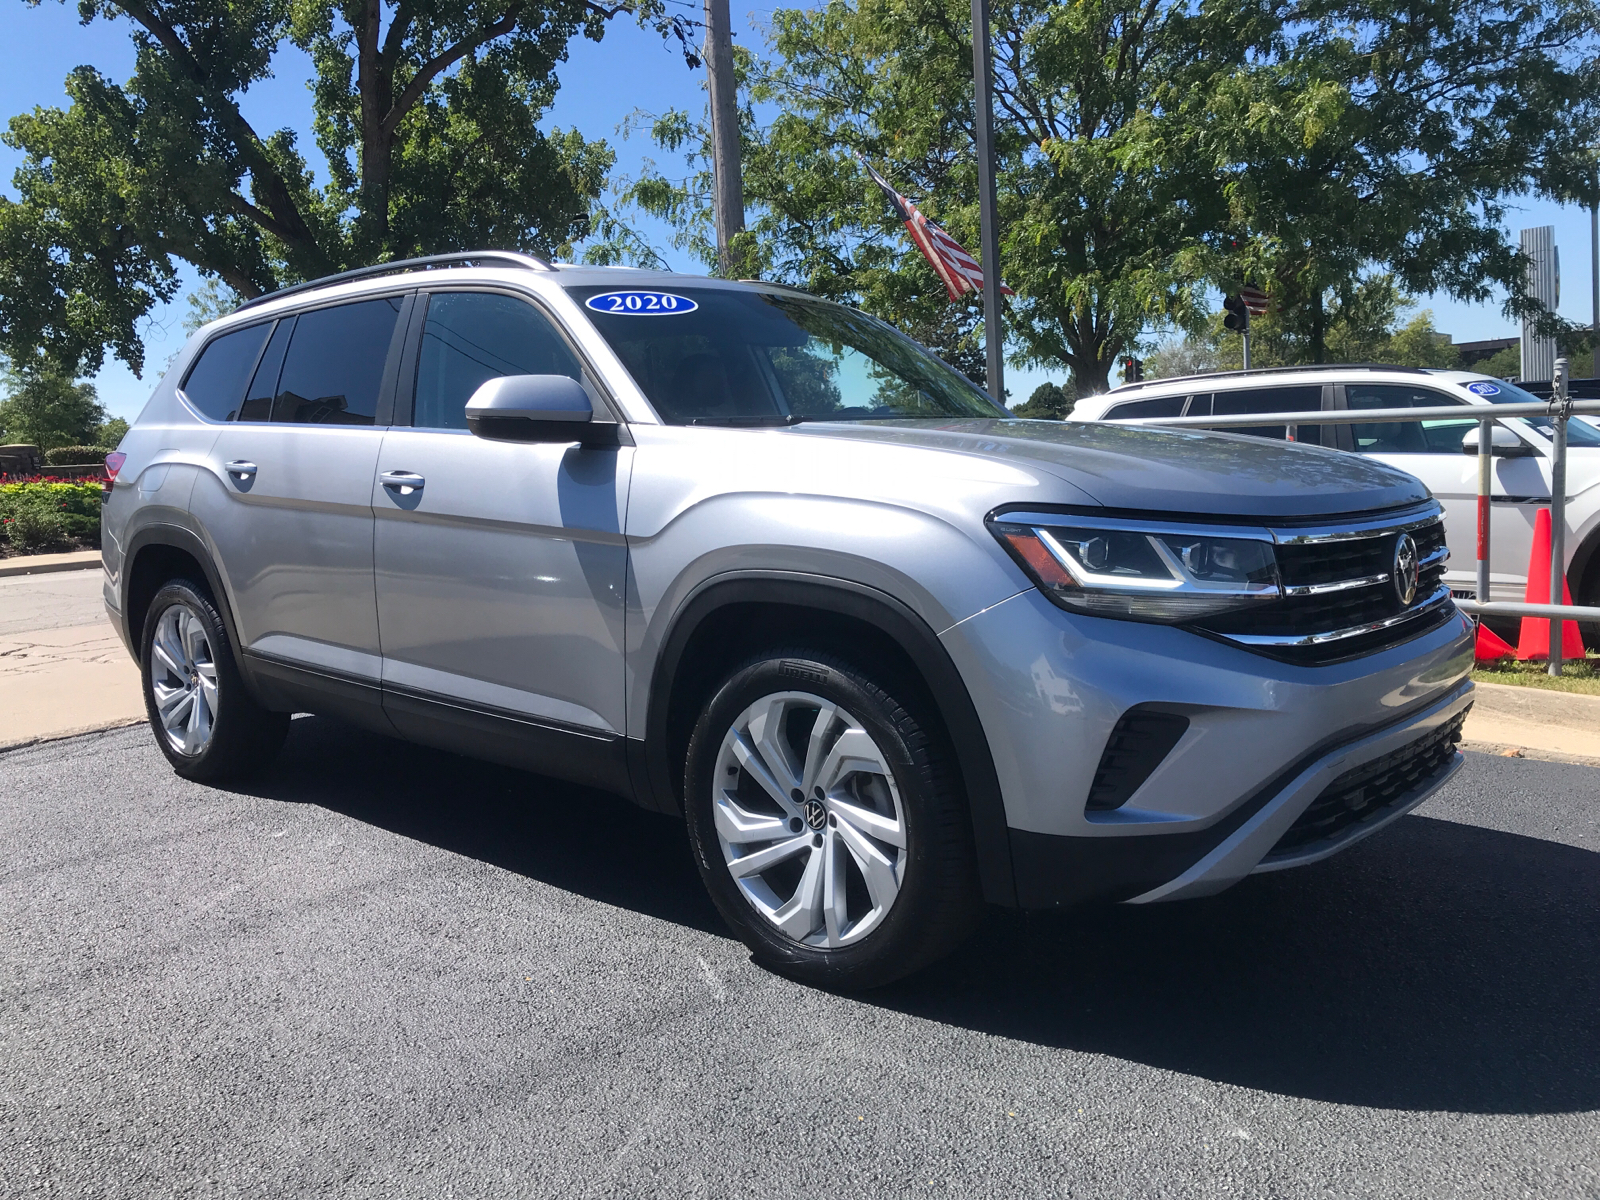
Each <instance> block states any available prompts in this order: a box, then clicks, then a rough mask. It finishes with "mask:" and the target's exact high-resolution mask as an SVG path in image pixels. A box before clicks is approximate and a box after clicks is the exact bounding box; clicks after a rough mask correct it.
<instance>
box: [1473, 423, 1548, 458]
mask: <svg viewBox="0 0 1600 1200" xmlns="http://www.w3.org/2000/svg"><path fill="white" fill-rule="evenodd" d="M1461 453H1463V454H1473V455H1475V454H1477V453H1478V427H1474V428H1472V429H1469V430H1467V434H1466V436H1465V437H1463V438H1462V439H1461ZM1489 454H1490V456H1491V457H1493V458H1532V457H1534V455H1536V454H1538V451H1537V450H1535V449H1534V448H1533V447H1532V446H1530V445H1528V443H1527V442H1525V441H1523V440H1522V439H1521V438H1519V437H1518V436H1517V435H1516V434H1514V433H1512V432H1511V430H1509V429H1507V428H1506V427H1505V426H1504V425H1494V426H1492V427H1491V433H1490V435H1489Z"/></svg>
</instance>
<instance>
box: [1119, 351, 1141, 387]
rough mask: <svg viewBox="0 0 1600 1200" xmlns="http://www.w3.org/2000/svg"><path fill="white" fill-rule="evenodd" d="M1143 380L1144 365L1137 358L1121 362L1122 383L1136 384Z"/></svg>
mask: <svg viewBox="0 0 1600 1200" xmlns="http://www.w3.org/2000/svg"><path fill="white" fill-rule="evenodd" d="M1142 379H1144V363H1142V362H1140V361H1139V360H1138V359H1137V358H1133V357H1131V356H1130V357H1128V358H1125V359H1123V360H1122V382H1123V383H1138V382H1140V381H1141V380H1142Z"/></svg>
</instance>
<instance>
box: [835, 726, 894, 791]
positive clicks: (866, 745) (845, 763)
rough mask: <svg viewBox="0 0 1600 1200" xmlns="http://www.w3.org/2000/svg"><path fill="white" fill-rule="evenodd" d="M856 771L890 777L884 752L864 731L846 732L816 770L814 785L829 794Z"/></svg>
mask: <svg viewBox="0 0 1600 1200" xmlns="http://www.w3.org/2000/svg"><path fill="white" fill-rule="evenodd" d="M857 771H865V772H867V773H868V774H870V775H889V774H891V772H890V770H889V764H888V763H886V762H884V761H883V752H882V751H880V750H879V749H878V746H877V743H876V742H874V741H873V740H872V735H871V734H869V733H868V732H867V731H866V730H865V729H847V730H845V731H844V732H843V733H842V734H840V735H839V740H838V741H837V742H835V743H834V744H833V748H832V749H830V750H829V751H828V757H827V758H826V759H825V760H824V761H823V764H822V767H821V769H820V770H819V771H818V779H817V786H819V787H821V788H822V790H823V791H825V792H832V791H833V789H834V788H836V787H838V786H839V784H840V782H841V781H843V780H844V779H845V777H846V776H849V775H853V774H855V773H856V772H857Z"/></svg>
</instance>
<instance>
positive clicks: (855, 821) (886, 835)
mask: <svg viewBox="0 0 1600 1200" xmlns="http://www.w3.org/2000/svg"><path fill="white" fill-rule="evenodd" d="M828 811H829V812H831V813H833V814H835V815H836V816H837V817H838V818H839V820H841V821H846V822H848V823H849V824H851V825H852V826H854V827H855V828H856V829H858V830H860V831H861V832H862V833H864V834H866V835H867V836H868V837H869V838H875V839H876V840H878V841H880V842H888V843H889V845H891V846H894V847H896V848H898V849H900V850H904V849H905V848H906V831H905V828H904V827H903V826H902V825H901V823H900V822H899V821H898V820H897V819H895V818H893V817H886V816H884V815H883V814H882V813H875V812H873V811H872V810H871V809H870V808H862V807H860V806H859V805H856V804H851V803H850V802H849V801H848V800H842V799H840V798H838V797H837V796H830V797H828Z"/></svg>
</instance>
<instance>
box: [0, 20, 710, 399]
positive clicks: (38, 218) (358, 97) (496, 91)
mask: <svg viewBox="0 0 1600 1200" xmlns="http://www.w3.org/2000/svg"><path fill="white" fill-rule="evenodd" d="M30 2H33V3H38V2H40V0H30ZM80 11H81V13H82V15H83V19H84V21H85V22H88V21H91V20H94V19H96V18H115V17H126V18H127V19H128V20H129V21H130V22H131V23H132V26H133V40H134V44H135V47H136V50H137V57H136V66H135V69H134V73H133V76H132V77H131V78H130V79H129V80H127V81H126V82H125V83H123V84H117V83H114V82H112V81H110V80H107V79H105V78H103V77H102V76H101V75H100V74H98V73H97V72H96V71H94V70H93V69H91V68H88V67H79V68H78V69H76V70H75V71H73V72H72V74H71V75H70V76H69V77H68V79H67V93H68V95H69V97H70V99H71V105H70V107H68V108H66V109H58V108H36V109H34V110H33V111H32V112H31V113H26V114H23V115H21V116H18V117H15V118H13V119H12V121H11V123H10V127H9V131H8V132H7V133H6V134H5V138H4V140H5V141H6V143H7V144H8V145H10V146H11V147H13V148H14V149H17V150H20V151H21V152H22V153H23V155H24V161H23V165H22V166H21V168H20V169H19V170H18V172H17V174H16V177H15V188H16V191H17V193H18V196H19V199H18V200H17V201H15V202H13V201H10V200H3V199H0V351H3V352H4V353H6V354H8V355H10V356H11V357H12V358H14V359H19V360H20V359H25V358H27V357H28V356H29V355H31V354H33V353H36V352H46V353H48V354H50V355H51V357H52V358H54V359H55V360H56V361H57V362H59V363H61V364H72V365H74V366H77V365H80V364H81V365H83V366H84V367H85V368H86V369H93V368H95V367H97V366H98V365H99V363H100V362H101V360H102V356H103V353H104V351H105V349H106V348H110V349H111V350H112V351H113V352H114V353H115V354H116V355H117V356H118V357H119V358H121V359H123V360H124V361H125V362H127V363H128V364H129V366H131V367H132V368H133V369H134V370H135V371H136V372H137V371H139V370H140V369H141V368H142V365H143V347H142V344H141V342H140V339H139V336H138V333H137V331H136V324H137V322H138V320H139V319H140V317H142V316H143V315H144V314H145V313H147V312H148V311H149V309H150V308H151V307H152V306H153V305H154V304H155V303H157V302H158V301H166V300H170V299H171V298H172V296H173V295H174V294H175V292H176V289H177V286H178V264H179V262H180V261H181V262H186V263H188V264H190V265H191V266H193V267H194V268H196V269H197V270H198V271H199V272H200V274H201V275H202V276H204V277H206V278H208V279H217V280H220V281H221V283H222V284H223V285H225V286H226V288H228V289H231V291H232V292H234V293H236V294H238V295H240V296H245V297H250V296H256V295H260V294H261V293H263V292H266V291H270V290H272V289H274V288H276V287H278V286H281V285H282V284H284V283H287V282H292V281H295V280H300V279H305V278H310V277H313V276H317V275H322V274H326V273H327V272H329V271H334V270H338V269H340V268H344V267H349V266H354V265H358V264H363V263H370V262H376V261H383V260H386V259H395V258H404V257H407V256H411V255H416V254H424V253H433V252H439V251H447V250H459V249H468V248H478V247H486V246H494V247H498V248H502V249H523V250H529V251H533V252H536V253H543V254H548V253H551V252H554V251H557V250H558V249H561V248H563V247H565V246H567V245H568V244H569V243H571V242H572V241H574V240H575V239H578V238H581V237H583V236H585V235H586V234H587V233H588V231H589V228H590V206H591V205H592V204H593V203H594V201H595V200H596V198H597V197H598V196H599V195H600V192H601V190H602V187H603V185H604V181H605V177H606V174H607V172H608V171H609V170H610V167H611V165H612V162H613V155H612V154H611V151H610V150H609V149H608V147H607V146H606V144H605V143H604V142H588V141H585V140H584V139H583V138H582V137H581V136H579V135H578V133H577V132H576V131H566V132H563V131H561V130H554V131H552V132H549V133H546V132H545V131H544V130H542V129H541V128H540V126H539V121H540V119H541V118H542V117H543V115H544V114H545V113H546V111H547V110H548V109H549V106H550V104H551V101H552V99H553V98H554V95H555V91H556V80H555V74H554V72H555V68H556V66H557V64H558V63H559V62H560V61H561V60H562V59H563V58H564V57H565V54H566V47H567V43H568V41H569V40H570V39H571V38H573V37H574V36H579V35H582V36H587V37H590V38H595V39H598V38H599V37H600V36H601V33H602V30H603V26H604V23H605V21H606V20H607V19H608V18H609V17H611V16H614V15H615V14H617V13H619V12H628V13H633V14H635V15H637V16H638V17H639V19H640V20H642V21H646V22H651V23H654V24H655V25H656V26H657V27H658V28H661V29H662V30H663V31H665V32H674V31H675V32H677V33H678V34H679V35H680V36H681V35H683V34H684V32H685V30H686V28H687V26H686V25H685V23H684V22H683V21H682V19H681V18H676V17H673V16H669V15H667V14H666V12H665V9H664V8H663V7H662V4H661V0H636V2H635V0H622V2H621V3H620V4H619V5H617V6H616V7H604V6H602V5H601V4H599V3H595V2H594V0H80ZM287 39H292V40H293V42H294V43H295V44H297V45H299V46H300V47H302V48H304V49H305V50H307V51H308V52H309V53H310V55H311V58H312V61H313V63H314V66H315V78H314V80H313V81H312V88H311V109H312V118H313V119H312V127H313V129H314V130H315V136H316V140H317V144H318V146H319V148H320V149H321V150H322V151H323V153H324V154H325V155H326V157H327V160H328V164H329V169H330V172H331V176H332V178H331V179H330V180H329V182H328V183H327V184H326V185H325V186H322V187H318V186H316V185H315V182H314V180H313V177H312V172H311V170H310V168H309V166H308V164H307V162H306V159H305V156H304V153H303V151H302V149H301V147H300V146H298V145H297V144H296V140H295V136H294V134H293V133H292V132H291V131H289V130H287V129H280V130H276V131H263V130H257V129H256V128H255V127H254V126H253V125H252V124H251V123H250V121H249V120H248V119H247V118H246V116H245V114H244V111H243V109H242V108H241V103H240V102H241V98H242V96H243V94H244V93H245V91H246V90H247V89H248V88H249V87H250V86H251V85H253V84H255V83H257V82H259V81H261V80H262V79H264V78H266V77H267V76H268V75H270V74H271V66H272V62H273V56H274V53H275V52H276V51H277V49H278V48H279V46H280V45H282V44H283V43H284V42H285V41H286V40H287Z"/></svg>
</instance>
